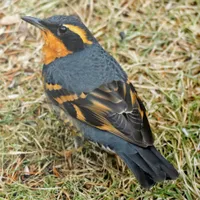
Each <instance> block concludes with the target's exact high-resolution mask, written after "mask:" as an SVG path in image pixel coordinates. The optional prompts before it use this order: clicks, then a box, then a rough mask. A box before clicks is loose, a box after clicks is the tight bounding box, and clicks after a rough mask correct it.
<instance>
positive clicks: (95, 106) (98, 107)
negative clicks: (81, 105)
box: [88, 100, 111, 113]
mask: <svg viewBox="0 0 200 200" xmlns="http://www.w3.org/2000/svg"><path fill="white" fill-rule="evenodd" d="M88 108H89V109H90V110H92V111H94V112H98V113H104V112H109V111H111V108H109V107H108V106H106V105H104V104H102V103H100V102H98V101H95V100H93V101H92V105H90V106H89V107H88Z"/></svg>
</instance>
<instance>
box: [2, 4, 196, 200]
mask: <svg viewBox="0 0 200 200" xmlns="http://www.w3.org/2000/svg"><path fill="white" fill-rule="evenodd" d="M168 2H169V3H168ZM199 9H200V1H198V0H196V1H195V0H179V1H176V0H171V1H164V0H157V1H153V0H152V1H151V0H129V1H127V0H124V1H119V0H107V1H96V0H86V1H85V0H79V1H78V0H71V1H67V0H54V1H49V0H41V1H38V0H31V1H28V0H12V1H11V0H3V1H2V0H1V1H0V93H1V96H0V199H9V200H17V199H20V200H21V199H28V200H31V199H33V200H37V199H38V200H41V199H42V200H43V199H44V200H46V199H57V200H58V199H60V200H61V199H63V200H64V199H68V200H69V199H71V200H72V199H75V200H76V199H77V200H79V199H80V200H81V199H88V200H90V199H97V200H100V199H102V200H103V199H105V200H109V199H114V200H115V199H116V200H118V199H120V200H123V199H124V200H125V199H129V200H133V199H188V200H192V199H198V198H200V191H199V189H200V173H199V171H200V167H199V163H200V159H199V158H200V156H199V155H200V154H199V148H200V147H198V145H200V143H199V137H200V136H199V133H200V61H199V50H200V26H199V21H200V13H199ZM72 13H77V14H79V16H80V17H81V18H82V19H83V20H84V21H85V23H86V24H87V25H89V27H90V29H91V30H92V32H93V33H94V34H95V36H96V37H97V38H98V40H99V41H100V43H101V44H102V45H103V46H104V48H105V49H106V50H108V51H109V52H110V53H111V54H112V55H114V57H115V58H116V59H117V60H118V61H119V62H120V63H121V65H122V66H123V68H124V69H125V70H126V71H127V73H128V74H129V76H130V77H131V78H132V80H133V81H134V84H135V86H136V88H137V90H138V92H139V94H140V96H141V97H142V98H143V100H144V102H145V104H146V107H147V110H148V115H149V119H150V122H151V126H152V129H153V132H154V134H155V138H156V142H155V145H156V146H157V147H158V149H159V150H160V151H161V152H162V153H163V154H164V155H165V156H166V158H167V159H168V160H170V161H171V162H172V163H173V164H174V165H175V166H176V167H177V169H178V171H179V172H180V177H179V178H178V179H177V180H176V181H174V182H165V183H163V184H158V185H156V186H155V187H153V188H152V189H151V190H149V191H145V190H142V189H141V188H140V186H139V185H138V183H137V181H136V180H135V178H134V176H133V175H132V174H131V172H130V171H129V170H128V169H127V167H126V166H125V165H124V164H122V165H121V166H119V165H117V164H116V163H117V162H116V159H115V158H113V157H112V156H110V155H108V154H106V153H105V152H103V151H101V150H99V149H96V148H95V147H94V146H93V145H91V144H89V143H86V145H85V146H84V149H83V151H82V152H79V153H76V154H74V155H73V156H72V160H70V159H69V158H68V156H67V150H70V149H71V148H72V147H73V139H72V137H70V135H72V133H71V132H70V131H69V130H68V129H67V127H65V126H64V125H63V123H62V122H60V121H58V120H57V118H56V116H55V115H54V114H53V113H52V112H51V110H50V109H49V106H48V104H47V102H46V100H45V96H44V92H43V87H42V81H41V69H42V63H41V57H42V56H41V51H40V49H41V47H42V43H41V40H40V33H39V31H38V30H36V29H35V28H34V27H32V26H29V25H28V27H27V24H25V23H24V22H22V21H21V20H20V19H18V17H17V16H19V15H20V16H21V15H31V16H37V17H41V18H43V17H48V16H51V15H53V14H66V15H67V14H72ZM13 15H16V16H15V17H12V16H13ZM7 16H11V17H10V18H7V19H6V18H5V17H7ZM122 31H123V32H124V33H125V38H124V40H121V39H120V36H119V34H120V32H122Z"/></svg>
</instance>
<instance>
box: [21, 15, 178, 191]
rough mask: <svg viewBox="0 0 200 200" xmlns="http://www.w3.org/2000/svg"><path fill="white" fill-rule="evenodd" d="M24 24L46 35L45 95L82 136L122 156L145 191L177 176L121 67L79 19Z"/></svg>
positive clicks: (30, 19)
mask: <svg viewBox="0 0 200 200" xmlns="http://www.w3.org/2000/svg"><path fill="white" fill-rule="evenodd" d="M22 19H23V20H24V21H26V22H28V23H30V24H32V25H34V26H35V27H37V28H39V29H40V30H41V32H42V37H43V40H44V45H43V47H42V52H43V63H44V65H43V69H42V77H43V82H44V90H45V93H46V95H47V97H48V99H49V100H50V102H51V103H52V105H54V106H55V107H56V108H58V109H59V110H61V111H62V112H64V113H65V116H66V118H67V119H69V120H70V121H71V122H72V124H73V125H74V126H76V128H77V129H78V130H79V131H80V132H81V134H82V136H83V137H84V138H85V139H86V140H89V141H91V142H94V143H97V144H99V145H101V146H103V147H104V148H106V149H110V150H111V151H112V152H114V153H115V154H116V155H118V156H119V157H120V158H121V159H122V160H123V161H124V162H125V163H126V165H127V166H128V168H129V169H130V170H131V171H132V173H133V174H134V175H135V177H136V179H137V180H138V182H139V184H140V185H141V186H142V187H143V188H146V189H149V188H151V187H152V186H154V185H155V184H156V183H157V182H163V181H165V180H175V179H176V178H177V177H178V175H179V174H178V172H177V170H176V169H175V168H174V166H173V165H172V164H171V163H170V162H168V161H167V160H166V159H165V158H164V157H163V156H162V155H161V153H160V152H159V151H158V150H157V149H156V148H155V146H154V137H153V134H152V131H151V128H150V124H149V121H148V118H147V113H146V109H145V106H144V104H143V102H142V100H141V99H140V97H139V95H138V93H137V91H136V89H135V87H134V86H133V83H132V82H131V80H130V79H129V78H128V75H127V74H126V73H125V71H124V70H123V69H122V67H121V66H120V64H119V63H118V62H117V61H116V60H115V58H114V57H112V56H111V55H110V54H109V53H108V52H107V51H105V50H104V48H103V47H102V46H101V45H100V43H99V42H98V41H97V39H96V38H95V37H94V36H93V34H92V33H91V32H90V31H89V29H88V28H87V27H86V25H85V24H84V23H83V22H82V20H81V19H80V18H79V17H78V16H76V15H68V16H65V15H54V16H51V17H49V18H45V19H39V18H36V17H31V16H24V17H22Z"/></svg>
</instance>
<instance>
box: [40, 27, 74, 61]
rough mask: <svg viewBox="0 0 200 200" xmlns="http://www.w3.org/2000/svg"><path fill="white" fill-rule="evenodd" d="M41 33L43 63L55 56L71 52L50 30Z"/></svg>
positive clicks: (59, 56) (58, 56)
mask: <svg viewBox="0 0 200 200" xmlns="http://www.w3.org/2000/svg"><path fill="white" fill-rule="evenodd" d="M42 35H43V38H44V46H43V48H42V52H43V55H44V64H45V65H48V64H49V63H51V62H53V61H54V60H55V59H56V58H61V57H64V56H67V55H68V54H71V53H72V51H69V50H68V49H67V48H66V46H65V45H64V44H63V43H62V41H61V40H59V39H58V38H57V37H56V36H54V35H53V33H51V32H50V31H43V32H42Z"/></svg>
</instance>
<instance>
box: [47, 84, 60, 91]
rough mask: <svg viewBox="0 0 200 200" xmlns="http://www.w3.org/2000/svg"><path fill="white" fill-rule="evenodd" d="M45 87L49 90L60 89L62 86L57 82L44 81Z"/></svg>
mask: <svg viewBox="0 0 200 200" xmlns="http://www.w3.org/2000/svg"><path fill="white" fill-rule="evenodd" d="M46 89H47V90H50V91H52V90H60V89H62V86H61V85H58V84H51V83H50V84H48V83H46Z"/></svg>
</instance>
